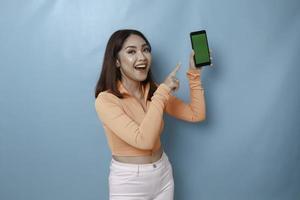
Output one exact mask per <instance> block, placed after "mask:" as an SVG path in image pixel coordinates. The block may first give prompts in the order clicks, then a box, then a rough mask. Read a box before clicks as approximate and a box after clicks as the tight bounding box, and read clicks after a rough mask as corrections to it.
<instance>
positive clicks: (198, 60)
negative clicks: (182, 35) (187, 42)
mask: <svg viewBox="0 0 300 200" xmlns="http://www.w3.org/2000/svg"><path fill="white" fill-rule="evenodd" d="M190 37H191V42H192V48H193V50H194V52H195V55H194V61H195V65H196V67H197V68H200V67H202V66H205V65H210V64H211V60H210V53H209V47H208V41H207V36H206V31H205V30H201V31H195V32H191V33H190Z"/></svg>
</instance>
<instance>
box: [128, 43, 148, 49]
mask: <svg viewBox="0 0 300 200" xmlns="http://www.w3.org/2000/svg"><path fill="white" fill-rule="evenodd" d="M144 46H149V45H148V44H146V43H145V44H143V45H142V47H144ZM127 48H136V46H128V47H126V48H125V49H127Z"/></svg>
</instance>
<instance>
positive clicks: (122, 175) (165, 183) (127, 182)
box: [109, 152, 174, 200]
mask: <svg viewBox="0 0 300 200" xmlns="http://www.w3.org/2000/svg"><path fill="white" fill-rule="evenodd" d="M173 197H174V179H173V171H172V166H171V164H170V162H169V159H168V156H167V155H166V154H165V152H163V155H162V157H161V159H160V160H158V161H156V162H154V163H151V164H128V163H122V162H118V161H116V160H114V159H113V158H112V160H111V164H110V174H109V199H110V200H127V199H130V200H154V199H155V200H173Z"/></svg>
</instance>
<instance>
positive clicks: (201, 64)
mask: <svg viewBox="0 0 300 200" xmlns="http://www.w3.org/2000/svg"><path fill="white" fill-rule="evenodd" d="M199 34H205V41H206V45H207V49H208V55H209V62H204V63H198V64H197V63H196V59H195V55H194V62H195V66H196V67H197V68H200V67H203V66H206V65H210V64H211V59H210V52H209V46H208V39H207V34H206V30H201V31H193V32H191V33H190V39H191V44H192V49H193V50H194V45H193V40H192V36H193V35H199Z"/></svg>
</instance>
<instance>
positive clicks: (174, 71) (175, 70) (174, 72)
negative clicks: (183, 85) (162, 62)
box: [172, 62, 181, 76]
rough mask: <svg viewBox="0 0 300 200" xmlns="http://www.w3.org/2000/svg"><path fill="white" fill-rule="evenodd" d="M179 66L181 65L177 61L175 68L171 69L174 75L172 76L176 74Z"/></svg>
mask: <svg viewBox="0 0 300 200" xmlns="http://www.w3.org/2000/svg"><path fill="white" fill-rule="evenodd" d="M180 66H181V63H180V62H179V63H178V64H177V65H176V67H175V69H174V70H173V71H172V75H174V76H175V75H176V72H177V71H178V70H179V68H180Z"/></svg>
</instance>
